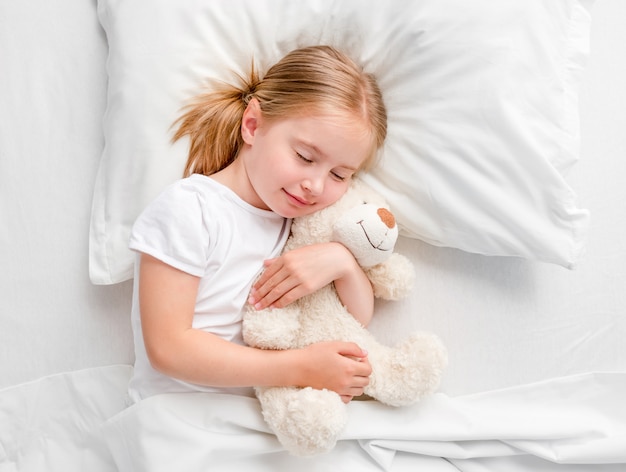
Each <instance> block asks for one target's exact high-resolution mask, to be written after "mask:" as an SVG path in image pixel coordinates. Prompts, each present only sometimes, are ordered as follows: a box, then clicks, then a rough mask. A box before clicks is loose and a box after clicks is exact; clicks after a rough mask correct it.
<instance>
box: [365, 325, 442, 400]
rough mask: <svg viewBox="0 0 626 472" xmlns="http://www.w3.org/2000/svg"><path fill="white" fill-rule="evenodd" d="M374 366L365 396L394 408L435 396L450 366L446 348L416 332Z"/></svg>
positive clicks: (425, 335)
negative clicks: (434, 393)
mask: <svg viewBox="0 0 626 472" xmlns="http://www.w3.org/2000/svg"><path fill="white" fill-rule="evenodd" d="M385 357H386V358H385V359H384V360H383V361H382V363H381V365H377V366H375V367H374V369H375V370H374V372H373V374H372V376H371V377H370V386H368V388H366V390H365V393H366V394H368V395H370V396H372V397H374V398H376V399H377V400H378V401H380V402H382V403H385V404H387V405H391V406H404V405H410V404H412V403H415V402H416V401H419V400H420V399H421V398H422V397H424V396H427V395H430V394H432V393H433V392H434V391H435V390H436V389H437V387H439V383H440V381H441V375H442V373H443V370H444V369H445V367H446V365H447V363H448V356H447V351H446V349H445V346H444V345H443V343H442V342H441V340H440V339H439V338H438V337H437V336H435V335H433V334H430V333H415V334H413V335H412V336H410V337H409V338H408V339H406V340H405V341H403V342H402V343H400V344H399V345H398V346H396V347H395V348H393V349H391V350H390V351H389V352H388V354H387V356H385Z"/></svg>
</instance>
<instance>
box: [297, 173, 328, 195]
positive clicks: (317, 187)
mask: <svg viewBox="0 0 626 472" xmlns="http://www.w3.org/2000/svg"><path fill="white" fill-rule="evenodd" d="M302 187H303V188H304V189H305V191H307V192H308V193H310V194H311V195H320V194H321V193H322V192H323V191H324V177H322V176H319V175H312V176H309V177H308V178H307V179H305V180H303V181H302Z"/></svg>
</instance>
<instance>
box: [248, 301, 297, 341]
mask: <svg viewBox="0 0 626 472" xmlns="http://www.w3.org/2000/svg"><path fill="white" fill-rule="evenodd" d="M295 305H296V304H293V305H290V306H287V307H285V308H266V309H264V310H259V311H257V310H255V309H254V308H252V307H250V306H248V307H246V312H245V314H244V318H243V339H244V342H245V343H246V344H247V345H249V346H252V347H257V348H260V349H290V348H293V347H297V346H296V345H295V344H296V339H297V335H298V330H299V329H300V321H299V310H297V309H296V308H295Z"/></svg>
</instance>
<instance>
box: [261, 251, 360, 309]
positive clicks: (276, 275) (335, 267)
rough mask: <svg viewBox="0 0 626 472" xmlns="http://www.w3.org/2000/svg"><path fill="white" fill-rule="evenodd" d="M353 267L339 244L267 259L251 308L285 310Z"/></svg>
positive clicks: (348, 256) (348, 253)
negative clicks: (283, 308) (292, 303)
mask: <svg viewBox="0 0 626 472" xmlns="http://www.w3.org/2000/svg"><path fill="white" fill-rule="evenodd" d="M351 264H354V258H353V257H352V254H351V253H350V251H348V249H346V248H345V247H344V246H343V245H341V244H339V243H321V244H313V245H311V246H304V247H301V248H298V249H294V250H292V251H289V252H286V253H285V254H282V255H281V256H279V257H277V258H275V259H268V260H266V261H265V263H264V265H265V271H264V272H263V274H262V275H261V277H260V278H259V280H257V282H256V283H255V284H254V286H253V287H252V292H251V297H250V300H249V301H250V304H251V305H253V306H254V308H255V309H257V310H262V309H264V308H267V307H269V306H271V307H272V308H282V307H284V306H287V305H289V304H290V303H291V302H293V301H295V300H297V299H299V298H301V297H303V296H304V295H308V294H310V293H313V292H315V291H316V290H319V289H320V288H322V287H323V286H325V285H327V284H329V283H331V282H332V281H333V280H335V279H338V278H340V277H341V276H342V275H343V273H344V272H345V271H346V270H347V269H346V268H347V267H349V266H350V265H351Z"/></svg>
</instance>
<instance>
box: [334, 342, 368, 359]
mask: <svg viewBox="0 0 626 472" xmlns="http://www.w3.org/2000/svg"><path fill="white" fill-rule="evenodd" d="M338 352H339V354H341V355H342V356H345V357H353V358H356V359H365V358H366V357H367V351H366V350H365V349H361V348H360V347H359V345H358V344H355V343H340V345H339V351H338Z"/></svg>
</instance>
